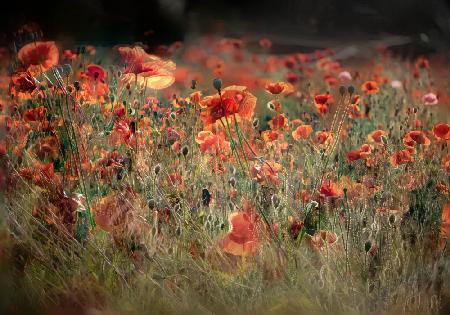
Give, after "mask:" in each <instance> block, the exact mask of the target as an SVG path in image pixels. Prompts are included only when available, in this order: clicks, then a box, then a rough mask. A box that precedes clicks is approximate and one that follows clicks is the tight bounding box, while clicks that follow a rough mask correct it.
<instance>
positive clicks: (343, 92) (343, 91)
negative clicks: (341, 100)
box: [339, 85, 346, 95]
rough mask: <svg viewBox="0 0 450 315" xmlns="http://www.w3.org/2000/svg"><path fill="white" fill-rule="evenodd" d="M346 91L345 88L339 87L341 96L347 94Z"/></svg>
mask: <svg viewBox="0 0 450 315" xmlns="http://www.w3.org/2000/svg"><path fill="white" fill-rule="evenodd" d="M345 91H346V88H345V86H343V85H341V86H340V87H339V94H341V95H344V94H345Z"/></svg>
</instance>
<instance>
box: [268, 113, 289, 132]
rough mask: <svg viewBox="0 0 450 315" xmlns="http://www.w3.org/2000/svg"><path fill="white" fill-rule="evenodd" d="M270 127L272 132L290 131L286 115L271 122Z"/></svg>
mask: <svg viewBox="0 0 450 315" xmlns="http://www.w3.org/2000/svg"><path fill="white" fill-rule="evenodd" d="M269 126H270V129H272V130H288V129H289V119H288V118H287V117H286V116H285V115H284V114H279V115H277V116H275V117H274V118H272V120H270V121H269Z"/></svg>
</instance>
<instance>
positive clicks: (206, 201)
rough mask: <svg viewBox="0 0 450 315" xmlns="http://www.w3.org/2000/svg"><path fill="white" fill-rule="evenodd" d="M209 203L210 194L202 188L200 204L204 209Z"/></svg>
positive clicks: (206, 189)
mask: <svg viewBox="0 0 450 315" xmlns="http://www.w3.org/2000/svg"><path fill="white" fill-rule="evenodd" d="M210 202H211V194H210V192H209V190H208V188H203V190H202V204H203V205H204V206H205V207H208V206H209V203H210Z"/></svg>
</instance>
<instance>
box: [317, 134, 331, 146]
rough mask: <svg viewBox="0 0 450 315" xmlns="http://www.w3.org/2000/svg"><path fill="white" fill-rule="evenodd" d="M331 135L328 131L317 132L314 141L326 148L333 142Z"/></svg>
mask: <svg viewBox="0 0 450 315" xmlns="http://www.w3.org/2000/svg"><path fill="white" fill-rule="evenodd" d="M333 137H334V135H333V133H332V132H328V131H317V132H316V139H315V141H316V142H317V143H318V144H319V145H321V146H327V145H328V144H329V143H330V142H331V141H333Z"/></svg>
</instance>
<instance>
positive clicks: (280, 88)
mask: <svg viewBox="0 0 450 315" xmlns="http://www.w3.org/2000/svg"><path fill="white" fill-rule="evenodd" d="M265 89H266V91H267V92H269V93H270V94H280V93H283V92H284V93H291V92H292V91H293V90H294V87H293V86H292V85H291V84H289V83H286V82H275V83H268V84H266V87H265Z"/></svg>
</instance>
